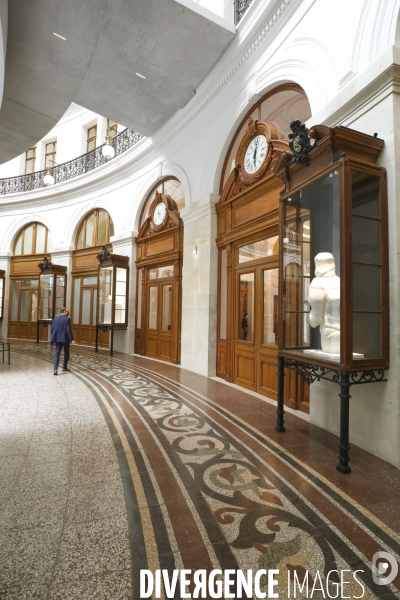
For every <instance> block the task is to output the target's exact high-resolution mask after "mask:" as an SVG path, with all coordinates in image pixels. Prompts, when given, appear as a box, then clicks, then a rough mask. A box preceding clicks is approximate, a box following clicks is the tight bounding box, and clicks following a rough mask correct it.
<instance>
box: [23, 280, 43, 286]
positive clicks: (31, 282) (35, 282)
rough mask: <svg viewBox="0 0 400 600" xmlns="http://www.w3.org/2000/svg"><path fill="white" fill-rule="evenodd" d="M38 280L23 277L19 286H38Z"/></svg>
mask: <svg viewBox="0 0 400 600" xmlns="http://www.w3.org/2000/svg"><path fill="white" fill-rule="evenodd" d="M38 285H39V280H38V279H23V280H22V281H21V287H35V288H36V287H38Z"/></svg>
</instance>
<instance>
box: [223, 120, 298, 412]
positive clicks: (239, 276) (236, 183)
mask: <svg viewBox="0 0 400 600" xmlns="http://www.w3.org/2000/svg"><path fill="white" fill-rule="evenodd" d="M286 149H288V140H287V139H286V138H285V136H284V134H283V133H282V131H281V130H280V129H279V127H278V126H277V125H276V123H273V122H260V121H258V120H253V119H251V118H250V119H249V121H248V124H247V128H246V130H245V131H244V134H243V135H242V139H241V140H240V143H239V144H238V147H237V152H236V156H235V167H234V168H233V170H232V171H231V173H230V175H229V177H228V179H227V181H226V183H225V186H224V188H223V191H222V195H221V198H220V201H219V203H218V204H217V206H216V209H217V214H218V238H217V246H218V248H219V265H218V269H219V271H218V340H217V375H218V376H220V377H223V378H225V379H226V380H228V381H231V382H233V383H236V384H238V385H241V386H243V387H245V388H247V389H250V390H253V391H256V392H258V393H260V394H263V395H265V396H268V397H269V398H272V399H275V400H276V399H277V391H278V378H277V356H278V334H279V328H280V321H279V314H278V306H279V304H278V293H279V291H278V290H279V285H278V282H279V256H278V252H279V243H278V223H279V211H278V206H279V195H280V192H281V191H282V189H283V186H282V182H281V181H280V180H279V179H278V178H277V177H276V176H275V174H274V172H273V168H274V165H275V164H276V161H277V160H278V158H279V156H280V155H281V154H282V152H285V151H286ZM287 377H288V379H289V382H288V385H287V386H286V398H285V402H286V404H287V405H288V406H291V407H292V408H296V409H300V410H303V411H305V412H308V399H309V390H308V386H307V385H306V384H304V382H303V380H301V378H299V377H298V376H297V375H296V374H295V373H290V374H288V376H287Z"/></svg>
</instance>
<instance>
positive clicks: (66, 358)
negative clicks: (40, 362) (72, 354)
mask: <svg viewBox="0 0 400 600" xmlns="http://www.w3.org/2000/svg"><path fill="white" fill-rule="evenodd" d="M63 348H64V366H63V369H66V368H67V366H68V361H69V342H56V353H55V355H54V370H55V371H57V369H58V365H59V362H60V354H61V350H62V349H63Z"/></svg>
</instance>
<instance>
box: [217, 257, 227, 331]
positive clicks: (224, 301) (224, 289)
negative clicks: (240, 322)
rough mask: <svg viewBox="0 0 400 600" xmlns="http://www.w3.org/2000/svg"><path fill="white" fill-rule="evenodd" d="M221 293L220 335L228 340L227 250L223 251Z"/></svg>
mask: <svg viewBox="0 0 400 600" xmlns="http://www.w3.org/2000/svg"><path fill="white" fill-rule="evenodd" d="M220 286H221V288H220V289H221V293H220V302H221V304H220V320H219V337H220V339H221V340H226V310H227V306H228V282H227V277H226V250H222V251H221V283H220Z"/></svg>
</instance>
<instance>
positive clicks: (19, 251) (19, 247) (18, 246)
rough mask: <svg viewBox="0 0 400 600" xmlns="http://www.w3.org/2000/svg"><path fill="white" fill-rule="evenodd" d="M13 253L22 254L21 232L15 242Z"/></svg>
mask: <svg viewBox="0 0 400 600" xmlns="http://www.w3.org/2000/svg"><path fill="white" fill-rule="evenodd" d="M14 254H15V256H17V255H19V254H22V233H21V234H20V236H19V238H18V239H17V243H16V244H15V252H14Z"/></svg>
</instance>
